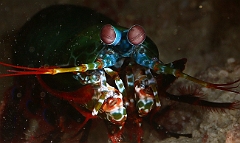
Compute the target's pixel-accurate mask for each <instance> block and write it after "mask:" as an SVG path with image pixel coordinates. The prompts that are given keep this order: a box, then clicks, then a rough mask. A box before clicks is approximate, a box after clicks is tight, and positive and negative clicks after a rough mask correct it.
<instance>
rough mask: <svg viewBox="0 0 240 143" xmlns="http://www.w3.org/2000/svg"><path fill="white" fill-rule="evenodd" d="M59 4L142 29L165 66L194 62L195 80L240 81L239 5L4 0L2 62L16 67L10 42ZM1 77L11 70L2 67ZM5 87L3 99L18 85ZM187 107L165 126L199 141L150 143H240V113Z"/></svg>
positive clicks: (149, 138) (222, 98)
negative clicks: (36, 17) (45, 10)
mask: <svg viewBox="0 0 240 143" xmlns="http://www.w3.org/2000/svg"><path fill="white" fill-rule="evenodd" d="M53 4H75V5H84V6H87V7H90V8H92V9H95V10H97V11H99V12H101V13H103V14H105V15H107V16H109V17H111V18H112V19H114V20H115V21H117V22H118V23H119V25H122V26H125V27H130V26H131V25H133V24H140V25H142V26H143V27H144V28H145V30H146V33H147V35H148V36H149V37H150V38H152V40H153V41H155V43H156V44H157V46H158V48H159V53H160V57H159V58H160V59H161V60H162V61H163V62H166V63H168V62H171V61H174V60H177V59H180V58H182V57H185V58H187V59H188V63H187V65H186V69H185V73H188V74H190V75H193V76H195V77H198V78H201V79H203V80H206V81H210V82H216V83H221V82H229V81H233V80H236V79H238V78H240V58H239V55H240V40H239V39H240V16H239V15H240V10H239V9H240V1H237V0H145V1H144V0H101V1H98V0H21V1H20V0H19V1H17V0H0V35H1V36H2V37H1V39H2V40H0V49H1V52H0V54H1V58H0V59H1V61H4V62H7V63H11V52H10V51H11V43H10V42H9V41H11V39H9V37H11V36H12V35H14V34H15V33H16V31H17V30H18V29H19V28H20V27H21V26H22V25H23V24H24V23H25V22H26V21H27V20H28V19H29V18H30V17H31V16H33V15H34V14H35V13H36V12H38V11H39V10H41V9H43V8H45V7H47V6H49V5H53ZM0 71H1V72H4V71H6V69H5V68H2V67H1V68H0ZM0 82H1V84H0V89H1V90H0V92H1V94H3V92H4V90H6V88H7V87H9V86H10V85H11V84H12V80H11V78H2V79H1V80H0ZM178 83H181V84H182V85H183V84H184V85H185V86H186V85H189V84H190V85H191V84H192V83H190V82H185V81H179V82H178ZM178 83H177V84H174V85H173V86H172V87H173V89H174V88H177V86H178V85H179V84H178ZM201 90H202V92H203V93H204V95H205V97H206V98H207V99H209V100H211V101H216V102H230V101H234V100H240V95H237V94H234V93H229V92H222V91H214V90H210V89H205V88H202V89H201ZM237 90H239V91H240V88H238V89H237ZM169 92H171V90H169ZM185 106H186V105H182V104H179V105H176V107H175V109H176V110H175V111H172V112H171V113H169V115H168V116H166V119H165V120H167V121H165V122H164V121H163V123H165V124H170V125H169V128H171V127H173V128H174V127H176V126H183V128H177V129H179V133H192V134H193V138H185V137H181V138H179V139H175V138H169V139H165V140H163V141H160V140H159V138H158V135H157V133H155V132H154V131H152V130H151V128H148V129H146V132H147V133H148V134H146V135H145V140H144V142H151V143H153V142H166V143H170V142H171V143H175V142H177V143H180V142H183V143H186V142H190V143H191V142H203V143H223V142H228V143H231V142H233V143H237V142H240V134H239V131H240V110H226V111H225V112H212V111H209V110H207V109H202V108H196V109H192V110H191V111H190V110H189V108H191V106H187V107H185ZM166 126H168V125H166ZM100 130H101V129H100ZM91 134H92V135H93V136H92V137H91V139H90V142H95V141H96V140H99V142H108V141H107V138H106V137H107V134H106V136H105V137H103V138H101V136H104V133H102V132H101V135H98V132H97V131H96V130H93V132H92V133H91ZM96 138H97V139H96Z"/></svg>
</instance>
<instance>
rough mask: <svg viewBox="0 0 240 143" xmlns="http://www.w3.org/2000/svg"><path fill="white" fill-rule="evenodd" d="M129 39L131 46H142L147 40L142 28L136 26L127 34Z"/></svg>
mask: <svg viewBox="0 0 240 143" xmlns="http://www.w3.org/2000/svg"><path fill="white" fill-rule="evenodd" d="M127 38H128V41H129V43H130V44H132V45H139V44H142V43H143V41H144V40H145V38H146V33H145V31H144V29H143V28H142V26H140V25H134V26H132V27H131V28H130V29H129V31H128V34H127Z"/></svg>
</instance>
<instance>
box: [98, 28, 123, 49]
mask: <svg viewBox="0 0 240 143" xmlns="http://www.w3.org/2000/svg"><path fill="white" fill-rule="evenodd" d="M100 38H101V40H102V41H103V43H105V44H107V45H113V46H115V45H117V44H118V43H119V41H120V40H121V32H120V31H119V30H117V29H116V28H114V27H113V26H112V25H111V24H106V25H104V26H103V28H102V31H101V33H100Z"/></svg>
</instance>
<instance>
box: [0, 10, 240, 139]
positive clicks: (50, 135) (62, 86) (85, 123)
mask: <svg viewBox="0 0 240 143" xmlns="http://www.w3.org/2000/svg"><path fill="white" fill-rule="evenodd" d="M158 53H159V52H158V49H157V46H156V45H155V44H154V42H153V41H152V40H151V39H150V38H149V37H148V36H146V33H145V31H144V29H143V27H141V26H140V25H133V26H132V27H130V28H125V27H122V26H119V25H117V24H116V23H115V22H114V21H112V20H111V19H109V18H107V17H105V16H104V15H102V14H99V13H96V12H95V11H93V10H90V9H88V8H85V7H80V6H72V5H56V6H51V7H48V8H45V9H43V10H42V11H40V12H39V13H37V14H36V15H35V16H33V17H32V18H31V20H29V21H28V22H27V23H26V24H25V25H24V26H23V27H22V29H21V30H20V31H19V34H18V36H17V38H16V41H15V44H14V47H13V64H7V63H2V62H0V64H1V65H2V66H7V67H9V68H13V69H10V70H8V72H9V73H6V74H1V75H0V77H6V76H15V78H14V85H13V86H12V87H11V88H9V90H7V91H6V94H5V95H4V103H5V105H4V110H3V113H2V115H1V116H2V117H4V119H3V118H2V119H1V126H0V127H1V128H0V130H1V133H2V135H1V138H0V139H1V140H2V141H8V142H9V141H11V142H15V141H18V142H19V141H20V142H21V141H22V142H25V141H26V140H27V141H29V140H31V138H32V137H34V138H42V136H46V137H44V139H43V140H42V141H53V142H61V141H63V140H68V139H69V140H70V139H71V138H78V140H79V142H87V139H88V135H89V130H90V128H91V121H92V119H95V118H100V119H103V120H104V121H105V123H106V125H107V129H108V134H109V139H110V140H111V141H112V142H120V141H124V138H123V136H124V134H126V133H129V132H131V130H133V129H136V130H137V132H136V133H132V136H133V137H134V138H136V142H142V138H143V132H144V131H143V129H142V123H143V120H147V122H149V123H150V124H151V125H153V126H154V128H155V129H156V130H158V128H157V127H156V124H157V123H156V122H155V121H154V118H155V116H157V115H158V113H159V111H160V110H161V107H162V106H161V101H160V96H162V97H167V98H169V99H171V100H175V101H179V102H185V103H188V104H194V105H199V106H206V107H211V108H223V109H235V108H238V106H237V105H238V102H233V103H213V102H208V101H205V100H202V99H201V98H199V97H196V96H194V95H192V96H188V99H185V97H186V96H177V95H173V94H171V93H168V92H166V90H167V88H168V87H169V86H170V84H171V83H172V82H173V81H174V80H175V79H176V78H184V79H186V80H190V81H192V82H194V83H197V84H199V85H202V86H204V87H207V88H213V89H219V90H223V91H228V92H234V93H237V94H239V92H238V91H235V90H234V88H235V87H234V86H233V84H236V83H238V82H239V81H240V80H236V81H234V82H232V83H227V84H213V83H209V82H205V81H202V80H200V79H197V78H194V77H192V76H190V75H188V74H186V73H184V72H183V70H184V67H185V63H186V59H180V60H176V61H174V62H172V63H168V64H165V63H163V62H161V60H159V54H158ZM31 119H36V120H37V121H39V124H40V125H41V124H43V125H44V126H42V128H45V130H44V131H43V132H42V133H40V134H34V135H32V136H30V137H29V136H28V137H26V135H25V134H26V131H25V129H29V128H30V125H31ZM131 123H132V124H133V125H131ZM46 124H47V125H46ZM45 126H46V127H45ZM74 131H75V132H74ZM7 132H11V133H10V134H7ZM168 133H169V134H170V135H171V133H170V132H168ZM64 134H68V135H69V136H70V137H69V138H64V137H63V136H64ZM175 135H178V134H175ZM185 136H189V135H185Z"/></svg>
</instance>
